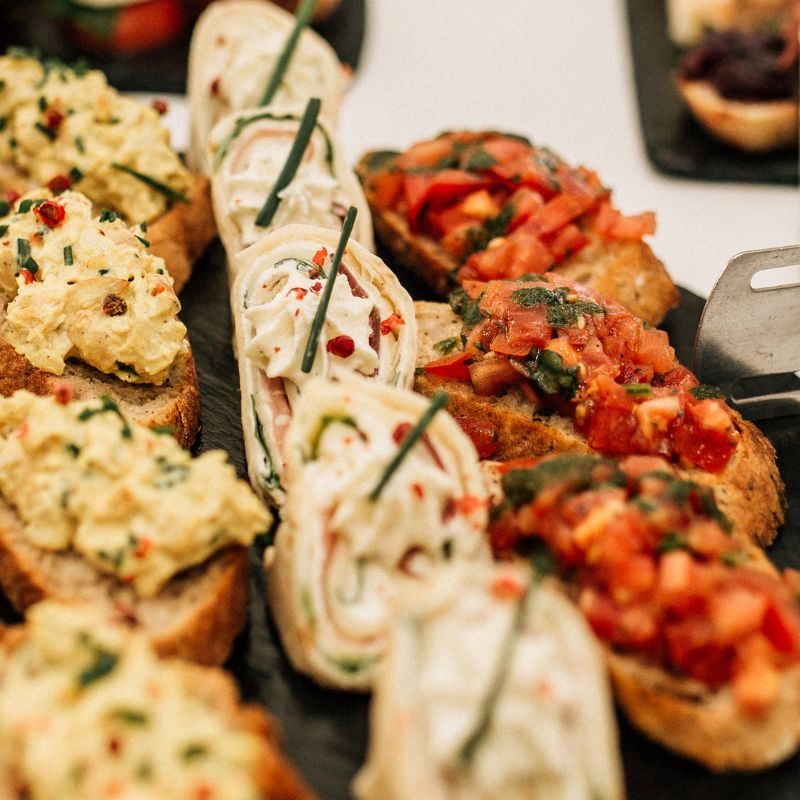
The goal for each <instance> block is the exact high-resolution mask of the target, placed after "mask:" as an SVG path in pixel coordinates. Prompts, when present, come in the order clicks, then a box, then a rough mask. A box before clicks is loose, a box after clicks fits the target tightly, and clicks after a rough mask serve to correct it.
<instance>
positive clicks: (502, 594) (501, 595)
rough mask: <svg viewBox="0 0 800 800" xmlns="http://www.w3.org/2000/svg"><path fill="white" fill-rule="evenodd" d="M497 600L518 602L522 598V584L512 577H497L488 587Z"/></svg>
mask: <svg viewBox="0 0 800 800" xmlns="http://www.w3.org/2000/svg"><path fill="white" fill-rule="evenodd" d="M489 591H490V592H491V593H492V595H493V596H494V597H496V598H497V599H498V600H518V599H519V598H520V597H522V592H523V587H522V584H521V583H520V582H519V581H518V580H517V579H516V578H515V577H513V576H512V575H498V576H497V577H496V578H495V579H494V580H493V581H492V585H491V586H490V587H489Z"/></svg>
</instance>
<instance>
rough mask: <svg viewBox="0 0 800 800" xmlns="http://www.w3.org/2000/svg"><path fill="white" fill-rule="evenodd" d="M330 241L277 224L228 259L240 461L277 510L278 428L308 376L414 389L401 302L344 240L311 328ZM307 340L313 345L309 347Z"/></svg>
mask: <svg viewBox="0 0 800 800" xmlns="http://www.w3.org/2000/svg"><path fill="white" fill-rule="evenodd" d="M339 239H340V235H339V234H338V233H337V232H336V231H331V230H327V229H325V228H316V227H312V226H309V225H287V226H286V227H283V228H278V229H276V230H275V231H273V232H272V233H270V234H268V235H267V236H265V237H264V238H262V239H260V240H259V241H258V242H257V243H256V244H254V245H252V246H251V247H249V248H247V249H246V250H244V251H242V253H241V254H240V256H239V258H238V273H239V276H238V278H237V280H236V284H235V286H234V292H233V308H234V322H235V327H236V349H237V352H238V356H239V381H240V386H241V393H242V426H243V429H244V435H245V452H246V454H247V463H248V469H249V474H250V480H251V482H252V484H253V486H254V487H255V489H256V491H258V492H260V493H261V494H262V496H263V497H264V498H265V499H267V500H268V501H269V502H272V503H275V504H277V505H280V504H281V503H282V502H283V499H284V497H285V493H284V487H283V485H282V476H283V471H284V465H285V462H286V458H287V457H288V454H287V452H286V448H285V445H284V439H285V435H286V428H287V426H288V424H289V422H290V421H291V419H292V415H293V413H294V411H293V409H294V407H295V406H296V404H297V402H298V400H299V398H300V397H301V395H302V394H303V391H304V387H305V385H306V383H307V382H308V381H309V380H310V379H311V378H312V377H314V376H321V377H325V378H327V379H329V380H338V379H340V378H344V377H347V376H350V375H353V374H357V375H363V376H364V377H366V378H369V379H371V380H374V381H376V382H379V383H385V384H388V385H390V386H399V387H403V388H411V385H412V383H413V381H414V363H415V355H416V347H417V325H416V321H415V319H414V305H413V303H412V301H411V298H410V297H409V296H408V293H407V292H406V290H405V289H403V287H402V286H401V285H400V283H399V282H398V280H397V278H396V277H395V276H394V274H393V273H392V272H391V271H390V270H389V269H388V267H386V265H385V264H384V263H383V262H382V261H381V260H380V259H379V258H378V257H377V256H375V255H373V254H372V253H370V252H368V251H367V250H366V248H364V247H362V246H361V245H360V244H359V243H358V242H356V241H354V240H352V239H350V240H349V242H348V243H347V245H346V248H345V250H344V251H343V255H342V259H341V264H340V265H339V266H338V268H337V270H338V271H337V273H336V276H335V278H334V280H333V287H332V289H330V297H329V302H328V306H327V309H326V310H325V311H324V318H322V319H321V320H320V324H319V325H316V324H315V323H316V321H317V317H318V313H321V312H319V309H320V307H321V304H322V302H323V297H324V296H325V293H326V290H327V289H328V285H329V280H330V278H329V276H330V274H331V270H332V267H333V262H334V258H335V256H336V253H337V248H338V245H339ZM312 334H314V335H316V336H317V338H316V340H315V342H313V343H312V344H309V343H310V341H311V337H312ZM309 348H311V349H310V350H309ZM309 360H310V362H311V363H310V364H309V363H307V362H308V361H309Z"/></svg>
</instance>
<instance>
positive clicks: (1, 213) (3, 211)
mask: <svg viewBox="0 0 800 800" xmlns="http://www.w3.org/2000/svg"><path fill="white" fill-rule="evenodd" d="M10 211H11V203H9V202H8V200H0V217H5V216H7V215H8V214H9V213H10Z"/></svg>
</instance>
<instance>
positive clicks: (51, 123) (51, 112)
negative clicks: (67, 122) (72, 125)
mask: <svg viewBox="0 0 800 800" xmlns="http://www.w3.org/2000/svg"><path fill="white" fill-rule="evenodd" d="M63 121H64V115H63V114H62V113H61V112H60V111H59V110H58V109H55V108H48V109H47V112H46V114H45V126H46V127H48V128H49V129H50V130H51V131H57V130H58V129H59V128H60V127H61V123H62V122H63Z"/></svg>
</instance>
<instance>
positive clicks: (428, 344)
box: [414, 302, 785, 545]
mask: <svg viewBox="0 0 800 800" xmlns="http://www.w3.org/2000/svg"><path fill="white" fill-rule="evenodd" d="M415 308H416V312H417V326H418V337H419V339H418V348H417V365H418V367H421V366H423V365H425V364H427V363H429V362H430V361H433V360H435V359H436V358H439V357H440V355H441V354H440V353H438V352H437V351H436V350H435V349H434V347H433V345H434V344H436V342H439V341H441V340H442V339H446V338H449V337H453V336H455V337H458V336H459V335H460V333H461V327H462V323H461V320H460V319H459V318H458V317H457V316H456V315H455V314H454V313H453V312H452V310H451V309H450V307H449V306H447V305H445V304H444V303H424V302H418V303H415ZM414 388H415V389H416V390H417V391H418V392H421V393H422V394H425V395H429V396H430V395H433V394H434V393H435V392H437V391H438V390H440V389H444V390H445V391H447V393H448V394H449V395H450V403H449V405H448V410H449V412H450V413H451V414H452V415H453V416H454V417H455V418H456V419H457V420H460V421H463V420H468V421H469V422H468V423H467V425H466V426H465V427H470V423H473V424H479V425H484V426H487V427H488V429H490V430H492V431H493V432H494V435H495V436H496V450H495V452H494V453H493V455H492V457H493V458H495V459H497V460H499V461H509V460H512V459H516V458H532V457H537V456H542V455H545V454H547V453H551V452H568V451H580V452H589V450H590V448H589V445H588V443H587V441H586V439H585V437H584V436H583V435H582V434H581V433H580V432H579V431H577V430H576V429H575V426H574V425H573V423H572V421H571V420H570V419H568V418H567V417H563V416H560V415H559V414H554V413H545V412H543V411H541V410H538V409H536V408H535V407H534V406H533V405H532V404H531V402H530V401H529V400H528V399H527V398H526V397H525V396H524V395H523V393H522V392H521V391H519V390H518V389H516V388H514V387H512V388H511V389H509V391H508V392H506V393H505V394H504V395H501V396H499V397H496V396H489V397H481V396H478V395H476V394H475V392H474V391H473V390H472V387H471V386H470V384H469V383H465V382H460V381H453V380H445V379H442V378H439V377H435V376H432V375H429V374H427V373H424V372H420V374H418V375H417V376H416V380H415V383H414ZM732 416H733V421H734V426H735V428H736V430H737V431H738V432H739V436H740V438H739V444H738V447H737V448H736V451H735V452H734V454H733V456H732V458H731V459H730V461H729V462H728V464H727V466H726V467H725V469H724V470H723V471H722V472H720V473H716V474H715V473H710V472H705V471H703V470H700V469H692V470H686V471H684V474H685V476H686V477H689V478H691V479H692V480H694V481H696V482H697V483H700V484H703V485H706V486H709V487H711V488H713V490H714V496H715V498H716V500H717V504H718V505H719V507H720V510H721V511H722V512H723V513H724V514H726V515H727V516H728V517H729V519H731V521H732V522H733V523H734V525H735V526H736V527H737V528H738V529H740V530H742V531H744V532H746V533H747V534H748V535H749V536H751V537H752V538H753V539H755V540H757V541H758V543H759V544H762V545H767V544H769V543H770V542H772V541H773V540H774V538H775V536H776V535H777V532H778V528H779V527H780V525H781V524H782V523H783V518H784V507H785V502H784V499H783V481H782V480H781V478H780V475H779V473H778V468H777V466H776V464H775V449H774V448H773V447H772V445H771V443H770V442H769V440H768V439H767V438H766V437H765V436H764V435H763V434H762V433H761V431H759V430H758V428H756V427H755V425H753V424H752V423H751V422H748V421H746V420H744V419H742V417H741V416H740V415H739V414H738V413H736V412H732Z"/></svg>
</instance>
